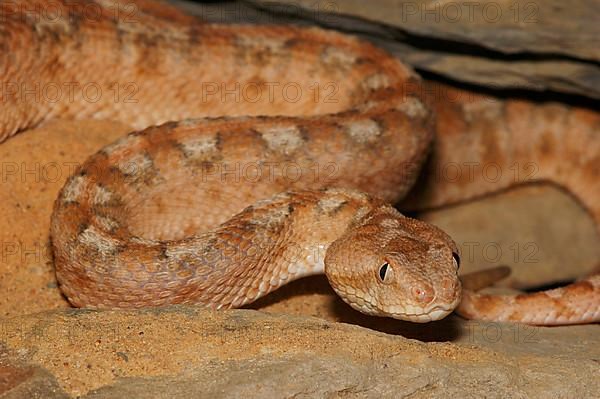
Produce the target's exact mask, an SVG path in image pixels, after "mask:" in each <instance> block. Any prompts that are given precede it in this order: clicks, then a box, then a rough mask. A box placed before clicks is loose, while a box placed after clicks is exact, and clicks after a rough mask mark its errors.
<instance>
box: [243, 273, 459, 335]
mask: <svg viewBox="0 0 600 399" xmlns="http://www.w3.org/2000/svg"><path fill="white" fill-rule="evenodd" d="M245 308H246V309H256V310H262V311H265V312H272V313H290V314H294V315H305V316H314V317H319V318H322V319H325V320H328V321H332V322H341V323H347V324H353V325H358V326H361V327H365V328H369V329H371V330H375V331H379V332H383V333H386V334H391V335H401V336H403V337H405V338H410V339H416V340H419V341H423V342H448V341H453V340H455V339H458V338H459V337H460V336H461V335H462V334H463V332H462V331H463V329H462V328H461V324H462V323H464V322H465V321H464V320H463V319H461V318H460V317H458V316H454V315H451V316H449V317H446V318H445V319H443V320H440V321H434V322H430V323H423V324H421V323H411V322H407V321H402V320H396V319H392V318H387V317H375V316H368V315H365V314H362V313H360V312H358V311H356V310H354V309H352V308H351V307H350V306H349V305H347V304H346V303H345V302H344V301H343V300H342V299H341V298H339V297H338V296H337V295H336V294H335V292H334V291H333V289H332V288H331V287H330V286H329V283H328V282H327V278H326V277H325V276H321V275H319V276H310V277H306V278H302V279H299V280H296V281H293V282H291V283H289V284H287V285H285V286H283V287H281V288H279V289H278V290H276V291H274V292H272V293H270V294H269V295H267V296H265V297H263V298H261V299H259V300H257V301H256V302H254V303H252V304H250V305H248V306H245Z"/></svg>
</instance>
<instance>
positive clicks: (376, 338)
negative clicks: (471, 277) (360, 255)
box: [1, 306, 600, 398]
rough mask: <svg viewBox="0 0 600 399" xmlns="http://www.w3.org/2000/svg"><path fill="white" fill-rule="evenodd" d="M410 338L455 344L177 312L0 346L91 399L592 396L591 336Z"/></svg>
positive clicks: (591, 329) (476, 326) (594, 340)
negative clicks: (18, 354)
mask: <svg viewBox="0 0 600 399" xmlns="http://www.w3.org/2000/svg"><path fill="white" fill-rule="evenodd" d="M385 322H386V323H389V324H399V325H403V324H408V323H401V322H399V321H394V320H386V321H385ZM436 324H437V325H436ZM411 328H412V327H411ZM418 328H420V329H423V330H430V331H431V330H445V331H446V332H447V333H449V334H450V335H451V336H453V338H452V340H453V341H454V342H429V343H424V342H419V341H416V340H411V339H406V338H404V337H402V336H393V335H388V334H383V333H381V332H377V331H373V330H369V329H365V328H361V327H357V326H352V325H347V324H341V323H331V322H327V321H324V320H321V319H316V318H310V317H297V316H291V315H269V314H265V313H261V312H257V311H253V310H235V311H228V312H212V311H206V310H201V309H198V308H192V307H184V306H173V307H169V308H161V309H149V310H139V311H103V312H100V311H85V310H58V311H53V312H44V313H41V314H36V315H30V316H24V317H20V318H17V319H12V320H7V321H5V323H4V326H3V330H2V331H3V336H2V338H1V339H2V341H3V344H4V345H5V346H6V348H7V349H8V350H9V351H11V352H13V351H18V352H19V353H20V357H21V358H22V359H23V360H25V361H28V362H31V363H34V364H37V365H40V366H41V367H44V368H46V369H47V370H48V371H49V372H50V373H52V374H53V375H54V376H55V378H56V379H57V380H58V382H59V384H60V386H61V387H62V388H63V389H64V390H65V391H67V392H68V393H70V394H71V395H83V394H86V393H88V394H89V397H93V398H103V397H126V396H128V397H144V395H148V393H149V392H152V393H153V395H152V397H186V395H188V396H189V395H190V394H193V395H194V396H196V395H200V396H202V397H273V396H275V397H292V396H295V397H323V396H333V397H337V396H343V395H344V394H346V395H350V396H356V397H390V398H392V397H393V398H398V397H408V396H410V395H413V396H412V397H423V398H424V397H434V398H436V397H440V398H441V397H443V396H447V395H459V394H460V393H461V392H462V393H465V392H468V393H469V394H470V395H472V396H473V397H584V398H585V397H593V395H592V393H593V392H599V390H600V381H598V379H597V378H595V377H594V376H597V375H598V373H599V372H600V364H599V363H598V361H597V359H598V358H599V356H600V352H599V349H598V348H600V346H599V345H598V343H599V342H598V334H597V328H598V326H584V327H575V328H569V327H563V328H558V329H556V328H534V327H519V328H516V329H515V327H514V326H512V325H502V324H489V323H464V322H462V321H461V320H460V319H458V318H451V319H448V320H445V321H443V322H440V323H435V324H429V325H423V326H419V327H418ZM574 337H577V340H578V342H575V343H574V342H572V340H573V338H574ZM567 342H570V344H568V345H567V344H566V343H567ZM505 348H508V349H505ZM573 364H577V367H573ZM154 393H156V395H154Z"/></svg>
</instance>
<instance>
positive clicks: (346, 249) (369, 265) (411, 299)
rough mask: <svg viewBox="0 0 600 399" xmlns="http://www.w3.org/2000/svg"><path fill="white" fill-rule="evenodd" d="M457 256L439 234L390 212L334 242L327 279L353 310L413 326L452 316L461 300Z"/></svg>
mask: <svg viewBox="0 0 600 399" xmlns="http://www.w3.org/2000/svg"><path fill="white" fill-rule="evenodd" d="M458 266H459V258H458V250H457V247H456V244H455V243H454V241H453V240H452V239H451V238H450V237H449V236H448V235H447V234H446V233H444V232H443V231H442V230H440V229H439V228H437V227H435V226H433V225H430V224H428V223H425V222H422V221H419V220H415V219H411V218H407V217H404V216H402V215H401V214H400V213H399V212H398V211H396V210H395V209H394V208H392V207H390V206H385V207H381V208H378V209H377V210H375V211H373V212H371V214H369V215H367V216H366V217H365V218H364V220H363V222H362V224H360V225H359V226H355V227H354V228H353V229H349V231H348V232H347V233H346V234H344V235H343V236H342V237H340V238H339V239H338V240H336V241H334V242H333V243H332V244H331V245H330V247H329V248H328V250H327V253H326V256H325V274H326V275H327V278H328V280H329V282H330V284H331V286H332V287H333V288H334V290H335V291H336V293H337V294H338V295H339V296H340V297H341V298H342V299H343V300H344V301H345V302H346V303H348V304H349V305H350V306H352V307H353V308H354V309H356V310H358V311H360V312H362V313H366V314H369V315H375V316H385V317H393V318H395V319H401V320H407V321H412V322H417V323H426V322H429V321H434V320H439V319H442V318H444V317H446V316H447V315H448V314H450V313H451V312H452V311H453V310H454V308H455V307H456V306H458V303H459V302H460V298H461V286H460V281H459V279H458Z"/></svg>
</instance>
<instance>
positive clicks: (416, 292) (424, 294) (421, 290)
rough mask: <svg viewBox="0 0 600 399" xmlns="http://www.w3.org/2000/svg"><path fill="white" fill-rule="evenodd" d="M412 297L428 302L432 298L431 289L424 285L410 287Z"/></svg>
mask: <svg viewBox="0 0 600 399" xmlns="http://www.w3.org/2000/svg"><path fill="white" fill-rule="evenodd" d="M412 293H413V296H414V298H415V299H416V300H417V301H418V302H421V303H429V302H431V301H432V300H433V293H432V292H431V289H428V288H427V287H425V286H417V287H414V288H413V289H412Z"/></svg>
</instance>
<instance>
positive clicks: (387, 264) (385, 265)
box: [379, 262, 390, 281]
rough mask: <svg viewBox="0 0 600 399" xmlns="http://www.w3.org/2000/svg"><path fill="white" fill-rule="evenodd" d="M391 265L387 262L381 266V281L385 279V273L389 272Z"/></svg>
mask: <svg viewBox="0 0 600 399" xmlns="http://www.w3.org/2000/svg"><path fill="white" fill-rule="evenodd" d="M389 266H390V264H389V263H387V262H385V263H384V264H383V265H381V267H380V268H379V278H380V279H381V281H385V275H386V273H387V270H388V267H389Z"/></svg>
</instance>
